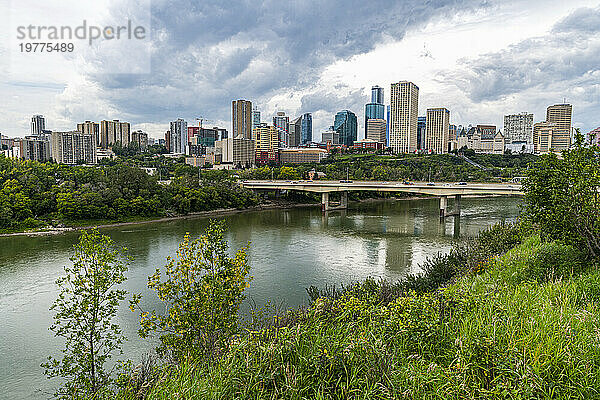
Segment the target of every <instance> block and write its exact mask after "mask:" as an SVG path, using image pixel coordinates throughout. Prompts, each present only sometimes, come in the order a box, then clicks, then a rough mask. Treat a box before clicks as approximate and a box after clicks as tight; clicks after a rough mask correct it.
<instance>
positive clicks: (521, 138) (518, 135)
mask: <svg viewBox="0 0 600 400" xmlns="http://www.w3.org/2000/svg"><path fill="white" fill-rule="evenodd" d="M504 140H505V142H506V143H507V144H512V143H515V144H524V145H530V144H532V143H533V114H529V113H526V112H524V113H520V114H511V115H505V116H504Z"/></svg>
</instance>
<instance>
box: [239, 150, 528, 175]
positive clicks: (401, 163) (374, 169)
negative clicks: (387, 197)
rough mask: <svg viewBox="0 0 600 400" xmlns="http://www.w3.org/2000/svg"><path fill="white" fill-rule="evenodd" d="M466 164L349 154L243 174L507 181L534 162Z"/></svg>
mask: <svg viewBox="0 0 600 400" xmlns="http://www.w3.org/2000/svg"><path fill="white" fill-rule="evenodd" d="M467 155H468V158H469V160H471V161H472V162H474V163H475V164H478V165H479V166H475V165H473V164H470V163H469V162H468V161H466V160H465V159H464V158H462V157H459V156H457V155H453V154H439V155H415V154H409V155H398V156H381V155H376V154H373V153H371V154H349V155H342V156H334V157H330V158H327V159H325V160H323V161H322V162H321V163H320V164H298V165H293V169H291V168H290V166H285V167H276V166H272V167H269V166H265V167H262V168H257V169H253V170H248V171H245V172H244V173H243V176H244V177H245V178H247V179H271V178H274V179H294V178H298V177H299V178H307V177H308V171H310V170H312V169H315V170H316V171H319V172H324V173H325V179H331V180H338V179H346V178H350V179H356V180H381V181H404V180H410V181H434V182H459V181H465V182H467V181H474V182H478V181H486V182H490V181H495V182H501V181H507V180H510V179H511V178H513V177H515V176H524V175H525V174H526V171H527V167H528V166H529V164H531V163H532V162H534V161H535V160H537V158H538V157H537V156H534V155H527V154H525V155H493V154H475V153H474V152H470V153H469V154H467Z"/></svg>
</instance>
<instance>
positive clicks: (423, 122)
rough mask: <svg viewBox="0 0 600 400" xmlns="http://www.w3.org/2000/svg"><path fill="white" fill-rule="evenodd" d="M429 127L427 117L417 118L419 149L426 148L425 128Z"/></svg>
mask: <svg viewBox="0 0 600 400" xmlns="http://www.w3.org/2000/svg"><path fill="white" fill-rule="evenodd" d="M426 128H427V117H418V118H417V150H423V149H424V148H425V130H426Z"/></svg>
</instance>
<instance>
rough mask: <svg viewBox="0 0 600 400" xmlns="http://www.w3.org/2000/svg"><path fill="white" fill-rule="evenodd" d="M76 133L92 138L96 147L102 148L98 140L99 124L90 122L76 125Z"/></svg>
mask: <svg viewBox="0 0 600 400" xmlns="http://www.w3.org/2000/svg"><path fill="white" fill-rule="evenodd" d="M77 132H81V133H85V134H87V135H92V136H94V140H95V141H96V147H103V146H102V143H101V140H100V139H101V138H100V124H98V123H96V122H92V121H85V122H84V123H82V124H77Z"/></svg>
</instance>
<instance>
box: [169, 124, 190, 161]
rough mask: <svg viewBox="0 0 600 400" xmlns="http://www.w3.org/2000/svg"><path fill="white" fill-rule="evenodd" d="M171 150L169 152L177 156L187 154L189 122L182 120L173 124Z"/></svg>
mask: <svg viewBox="0 0 600 400" xmlns="http://www.w3.org/2000/svg"><path fill="white" fill-rule="evenodd" d="M170 145H171V148H170V149H169V152H171V153H176V154H185V153H186V147H187V146H188V128H187V122H185V121H184V120H183V119H182V118H177V121H173V122H171V143H170Z"/></svg>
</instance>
